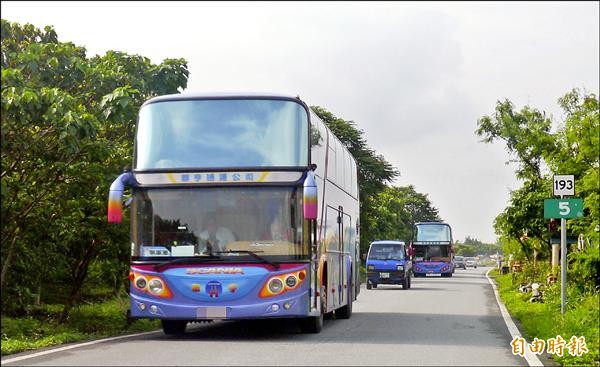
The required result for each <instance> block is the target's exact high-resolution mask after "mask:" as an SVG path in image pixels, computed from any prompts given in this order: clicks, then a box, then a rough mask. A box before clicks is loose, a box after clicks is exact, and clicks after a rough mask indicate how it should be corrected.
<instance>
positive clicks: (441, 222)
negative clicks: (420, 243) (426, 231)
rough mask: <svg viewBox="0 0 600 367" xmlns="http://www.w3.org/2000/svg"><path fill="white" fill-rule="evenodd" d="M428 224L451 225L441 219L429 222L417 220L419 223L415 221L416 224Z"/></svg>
mask: <svg viewBox="0 0 600 367" xmlns="http://www.w3.org/2000/svg"><path fill="white" fill-rule="evenodd" d="M427 224H443V225H446V226H449V224H448V223H446V222H444V221H442V220H440V221H429V222H417V223H415V226H420V225H427Z"/></svg>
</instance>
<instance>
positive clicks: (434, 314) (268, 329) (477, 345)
mask: <svg viewBox="0 0 600 367" xmlns="http://www.w3.org/2000/svg"><path fill="white" fill-rule="evenodd" d="M487 269H488V268H477V269H468V270H462V269H461V270H456V273H455V274H454V276H453V277H452V278H440V277H439V276H435V277H427V278H414V279H413V283H412V288H411V289H409V290H403V289H401V287H399V286H385V285H383V286H379V287H378V288H377V289H372V290H366V289H365V288H364V285H363V289H362V290H361V293H360V295H359V298H358V301H357V302H356V303H354V314H353V316H352V318H351V319H349V320H335V319H332V320H325V325H324V327H323V331H322V332H321V333H320V334H301V333H300V330H299V328H298V327H297V325H296V324H295V323H294V322H293V321H292V320H285V321H279V322H271V321H269V322H265V321H264V320H263V321H247V322H239V321H219V322H214V323H211V324H198V325H190V326H188V329H187V333H186V335H184V336H181V337H172V336H165V335H163V334H162V332H156V333H150V334H146V335H141V336H134V337H129V338H124V339H119V340H109V341H105V342H100V343H95V344H91V345H86V346H81V347H76V348H72V349H69V350H64V351H58V352H55V353H49V354H46V355H43V356H37V357H33V358H27V359H22V360H19V361H15V362H9V360H10V359H11V358H15V357H23V356H26V355H33V353H26V354H19V355H11V356H6V357H5V358H2V365H7V366H10V365H31V366H42V365H52V366H87V365H106V366H114V365H120V366H124V365H125V366H135V365H152V366H161V365H165V366H166V365H169V366H173V365H178V366H184V365H211V366H220V365H252V366H257V365H337V366H340V365H358V366H367V365H377V366H384V365H407V366H424V365H436V366H467V365H476V366H486V365H488V366H489V365H493V366H527V362H526V361H525V360H524V359H523V358H522V357H520V356H514V355H513V354H512V353H511V347H510V344H509V343H510V341H511V337H510V334H509V332H508V330H507V327H506V325H505V324H504V321H503V319H502V316H501V314H500V310H499V307H498V305H497V303H496V300H495V297H494V293H493V290H492V287H491V285H490V284H489V283H488V281H487V279H486V277H485V272H486V270H487Z"/></svg>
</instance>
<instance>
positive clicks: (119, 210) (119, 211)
mask: <svg viewBox="0 0 600 367" xmlns="http://www.w3.org/2000/svg"><path fill="white" fill-rule="evenodd" d="M134 184H135V178H134V177H133V173H131V172H130V171H127V172H124V173H122V174H121V175H119V177H117V178H116V179H115V180H114V181H113V183H112V184H111V185H110V191H109V193H108V223H121V220H122V219H123V191H124V190H125V187H126V186H134Z"/></svg>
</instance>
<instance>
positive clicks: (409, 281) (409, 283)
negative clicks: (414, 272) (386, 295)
mask: <svg viewBox="0 0 600 367" xmlns="http://www.w3.org/2000/svg"><path fill="white" fill-rule="evenodd" d="M410 278H412V277H411V276H410V274H408V289H410V287H412V284H411V282H412V281H411V279H410Z"/></svg>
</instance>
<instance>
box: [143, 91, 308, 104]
mask: <svg viewBox="0 0 600 367" xmlns="http://www.w3.org/2000/svg"><path fill="white" fill-rule="evenodd" d="M238 98H240V99H244V98H250V99H255V98H265V99H286V100H298V101H301V102H303V101H302V100H301V99H300V96H299V95H295V96H294V95H291V94H284V93H274V92H183V93H178V94H166V95H164V96H158V97H153V98H150V99H148V100H147V101H146V102H144V104H143V105H146V104H150V103H154V102H164V101H184V100H190V99H238ZM143 105H142V106H143Z"/></svg>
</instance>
